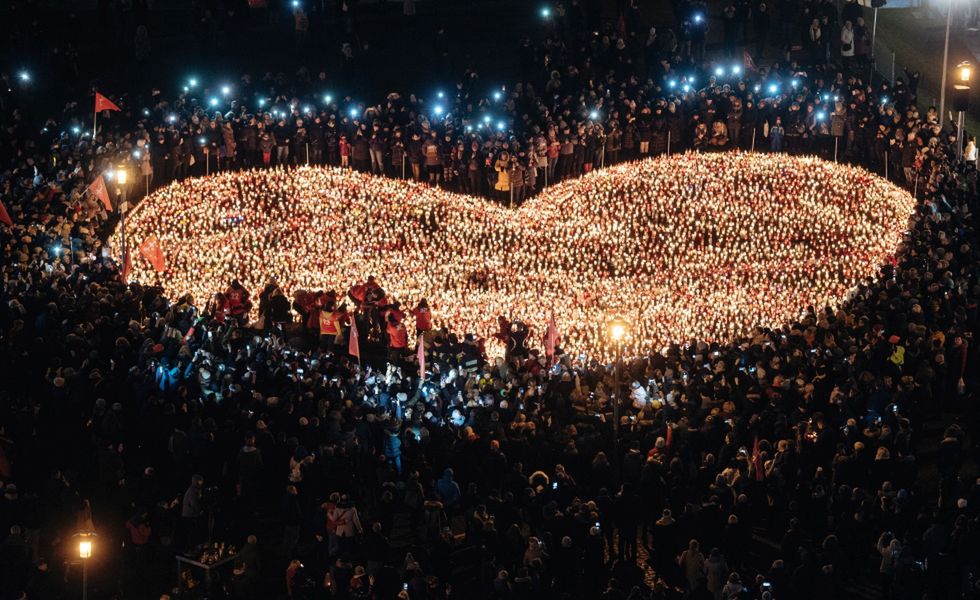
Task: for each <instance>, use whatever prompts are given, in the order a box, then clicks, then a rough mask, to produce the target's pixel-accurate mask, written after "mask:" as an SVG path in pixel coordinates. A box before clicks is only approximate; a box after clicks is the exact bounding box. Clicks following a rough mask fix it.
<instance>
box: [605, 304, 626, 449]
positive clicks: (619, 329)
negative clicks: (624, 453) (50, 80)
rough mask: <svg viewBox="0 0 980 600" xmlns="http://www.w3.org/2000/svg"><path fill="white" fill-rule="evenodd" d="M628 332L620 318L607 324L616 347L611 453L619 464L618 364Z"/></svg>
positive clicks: (621, 357)
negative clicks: (613, 453)
mask: <svg viewBox="0 0 980 600" xmlns="http://www.w3.org/2000/svg"><path fill="white" fill-rule="evenodd" d="M628 330H629V323H627V322H626V320H625V319H623V318H622V317H616V318H614V319H613V320H612V321H610V322H609V339H611V340H612V343H613V346H615V347H616V362H615V363H613V393H612V402H613V452H615V453H616V455H615V458H616V462H617V464H619V404H620V398H619V363H620V362H622V359H623V338H625V337H626V332H627V331H628Z"/></svg>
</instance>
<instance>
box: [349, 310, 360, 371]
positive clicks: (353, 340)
mask: <svg viewBox="0 0 980 600" xmlns="http://www.w3.org/2000/svg"><path fill="white" fill-rule="evenodd" d="M347 354H350V355H351V356H356V357H357V360H361V345H360V344H358V343H357V319H355V318H354V317H353V316H351V318H350V342H349V343H348V344H347Z"/></svg>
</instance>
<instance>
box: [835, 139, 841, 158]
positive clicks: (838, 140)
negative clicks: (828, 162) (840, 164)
mask: <svg viewBox="0 0 980 600" xmlns="http://www.w3.org/2000/svg"><path fill="white" fill-rule="evenodd" d="M838 142H840V138H839V137H837V136H836V135H835V136H834V162H837V144H838Z"/></svg>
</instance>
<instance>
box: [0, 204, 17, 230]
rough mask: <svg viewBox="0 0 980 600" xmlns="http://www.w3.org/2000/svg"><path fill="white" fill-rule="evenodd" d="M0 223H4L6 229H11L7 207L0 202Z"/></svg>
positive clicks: (11, 222) (11, 224) (12, 223)
mask: <svg viewBox="0 0 980 600" xmlns="http://www.w3.org/2000/svg"><path fill="white" fill-rule="evenodd" d="M0 223H5V224H6V225H7V227H13V226H14V222H13V221H12V220H10V213H8V212H7V207H6V206H4V205H3V202H0Z"/></svg>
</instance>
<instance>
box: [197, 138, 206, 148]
mask: <svg viewBox="0 0 980 600" xmlns="http://www.w3.org/2000/svg"><path fill="white" fill-rule="evenodd" d="M197 141H198V142H200V144H201V145H202V146H203V145H205V144H207V143H208V141H207V140H206V139H204V138H201V139H199V140H197Z"/></svg>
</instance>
